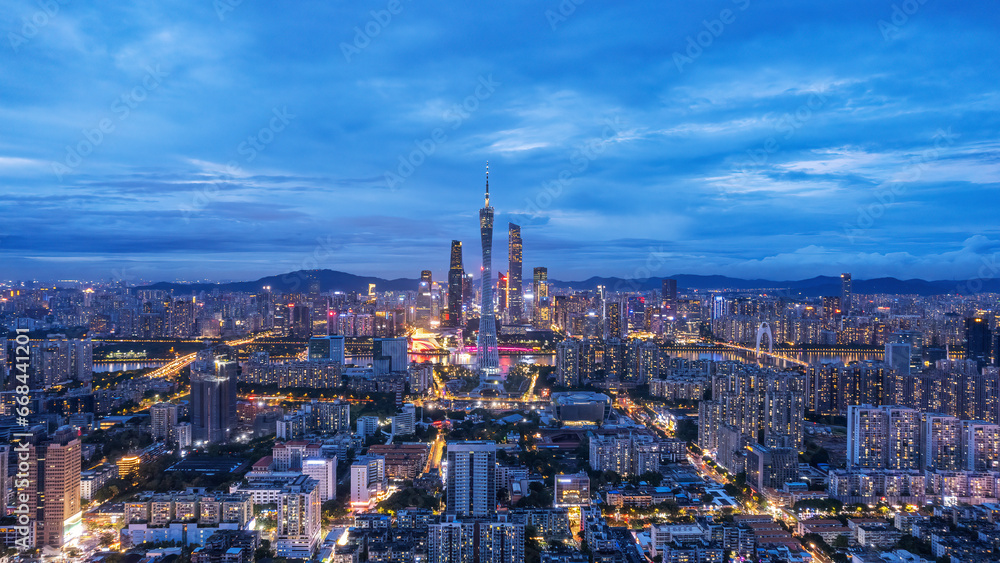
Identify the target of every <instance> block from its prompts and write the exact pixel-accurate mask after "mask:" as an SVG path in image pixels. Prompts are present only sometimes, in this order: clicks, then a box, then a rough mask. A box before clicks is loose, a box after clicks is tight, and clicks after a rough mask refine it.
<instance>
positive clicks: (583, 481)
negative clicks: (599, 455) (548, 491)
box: [552, 471, 590, 506]
mask: <svg viewBox="0 0 1000 563" xmlns="http://www.w3.org/2000/svg"><path fill="white" fill-rule="evenodd" d="M552 496H553V501H552V502H553V505H554V506H575V505H581V504H590V476H589V475H587V472H586V471H581V472H579V473H574V474H572V475H556V477H555V487H554V489H553V495H552Z"/></svg>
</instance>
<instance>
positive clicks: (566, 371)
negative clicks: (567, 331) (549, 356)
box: [556, 338, 580, 387]
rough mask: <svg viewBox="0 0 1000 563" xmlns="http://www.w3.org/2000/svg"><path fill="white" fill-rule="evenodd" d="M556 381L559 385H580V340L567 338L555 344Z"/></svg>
mask: <svg viewBox="0 0 1000 563" xmlns="http://www.w3.org/2000/svg"><path fill="white" fill-rule="evenodd" d="M556 381H557V382H558V384H559V385H560V386H561V387H577V386H579V385H580V341H579V340H574V339H572V338H568V339H566V340H563V341H562V342H560V343H559V344H556Z"/></svg>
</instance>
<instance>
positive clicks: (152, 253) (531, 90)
mask: <svg viewBox="0 0 1000 563" xmlns="http://www.w3.org/2000/svg"><path fill="white" fill-rule="evenodd" d="M50 2H51V4H53V5H55V6H57V7H58V10H55V9H53V7H52V5H50V6H49V7H48V12H46V9H45V7H44V6H45V4H40V3H36V2H29V1H14V2H2V9H0V13H2V16H0V30H3V32H4V38H3V44H2V45H0V73H2V74H0V76H2V77H3V78H2V79H0V128H2V129H0V130H2V135H0V193H2V195H3V200H4V203H5V205H3V206H2V207H0V260H2V263H0V279H27V278H40V279H52V278H60V279H67V278H90V279H96V278H100V279H111V278H115V277H125V278H126V279H129V280H133V281H134V280H140V279H145V280H175V279H196V278H199V279H204V278H207V279H216V280H237V279H254V278H256V277H259V276H262V275H268V274H274V273H279V272H284V271H289V270H293V269H299V268H313V267H320V268H330V269H338V270H344V271H349V272H353V273H358V274H371V275H383V276H387V277H399V276H405V277H417V275H418V273H419V270H421V269H425V268H429V269H431V270H433V271H434V275H435V278H436V279H438V278H443V277H444V275H445V273H446V268H447V263H448V262H447V261H448V252H449V242H450V240H451V239H453V238H454V239H461V240H463V241H465V248H466V252H465V258H466V262H467V267H468V266H473V265H474V266H478V265H479V257H478V256H477V254H478V251H477V247H478V224H477V212H478V208H479V207H480V206H481V205H482V191H483V171H484V170H483V169H484V165H485V162H486V161H487V160H489V161H490V170H491V187H492V193H493V198H492V202H493V205H494V206H495V207H496V210H497V225H498V229H497V235H496V250H495V254H496V255H498V256H505V249H506V222H507V221H514V222H518V223H520V224H521V225H522V236H523V239H524V260H525V267H526V268H531V267H534V266H547V267H548V268H549V271H550V276H551V277H553V278H555V279H562V280H571V279H582V278H586V277H589V276H591V275H618V276H630V277H645V276H647V275H653V276H666V275H671V274H678V273H700V274H726V275H732V276H739V277H766V278H771V279H798V278H805V277H811V276H814V275H821V274H828V275H836V274H839V273H840V272H842V271H850V272H852V273H853V274H854V276H855V277H856V278H859V279H860V278H870V277H878V276H884V275H886V276H896V277H903V278H910V277H920V278H933V279H948V278H956V277H959V278H961V277H974V276H977V275H978V276H983V275H990V276H995V275H1000V271H998V268H997V259H996V256H997V254H996V253H997V252H1000V232H998V231H1000V229H998V221H997V217H998V212H1000V203H998V201H1000V198H998V197H997V196H998V193H1000V192H998V188H1000V185H998V181H1000V180H998V179H1000V174H998V173H1000V139H998V137H997V131H1000V118H998V107H1000V95H998V84H1000V76H998V74H1000V73H998V70H997V69H998V68H1000V66H998V60H997V59H998V53H1000V34H998V33H997V29H1000V21H998V20H1000V9H998V8H997V5H996V3H994V2H986V1H969V2H961V3H953V2H943V1H941V0H926V1H925V2H924V3H920V1H919V0H910V1H908V2H899V1H896V2H891V1H884V2H883V1H877V0H864V1H856V2H850V1H845V2H836V3H832V2H801V1H788V2H766V3H765V2H762V1H760V0H724V1H716V2H709V1H705V2H663V3H646V2H598V1H596V0H586V1H582V0H577V2H578V3H573V2H572V0H563V1H562V2H557V1H532V2H528V1H524V2H513V1H512V2H496V3H477V4H476V5H474V6H473V5H471V4H468V3H458V2H448V3H445V2H435V3H431V5H425V4H427V3H416V2H410V1H408V0H402V1H400V2H398V3H397V2H389V1H388V0H386V1H383V0H377V1H371V2H350V3H348V2H337V3H333V2H289V3H281V4H279V5H275V4H272V3H261V2H249V1H242V2H241V1H240V0H217V1H215V2H214V3H213V2H209V1H203V2H169V1H165V2H143V3H138V4H135V3H131V2H124V1H121V2H93V3H78V2H69V1H66V0H64V1H63V2H62V3H60V2H58V1H57V0H50ZM956 4H958V5H956ZM393 12H395V13H393ZM404 161H408V162H406V163H405V164H404V163H403V162H404ZM501 261H503V259H501ZM494 268H495V269H496V270H501V271H502V270H504V269H505V265H503V264H495V266H494Z"/></svg>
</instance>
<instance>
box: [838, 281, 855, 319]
mask: <svg viewBox="0 0 1000 563" xmlns="http://www.w3.org/2000/svg"><path fill="white" fill-rule="evenodd" d="M853 306H854V293H853V291H852V289H851V274H840V308H841V309H842V310H843V311H844V314H845V315H849V314H850V313H851V309H852V308H853Z"/></svg>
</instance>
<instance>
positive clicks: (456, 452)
mask: <svg viewBox="0 0 1000 563" xmlns="http://www.w3.org/2000/svg"><path fill="white" fill-rule="evenodd" d="M447 459H448V475H447V505H448V507H447V510H448V513H449V514H455V515H456V516H458V517H470V518H488V517H490V516H492V515H493V514H495V513H496V509H497V471H496V465H497V445H496V443H494V442H485V441H479V442H448V458H447Z"/></svg>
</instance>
